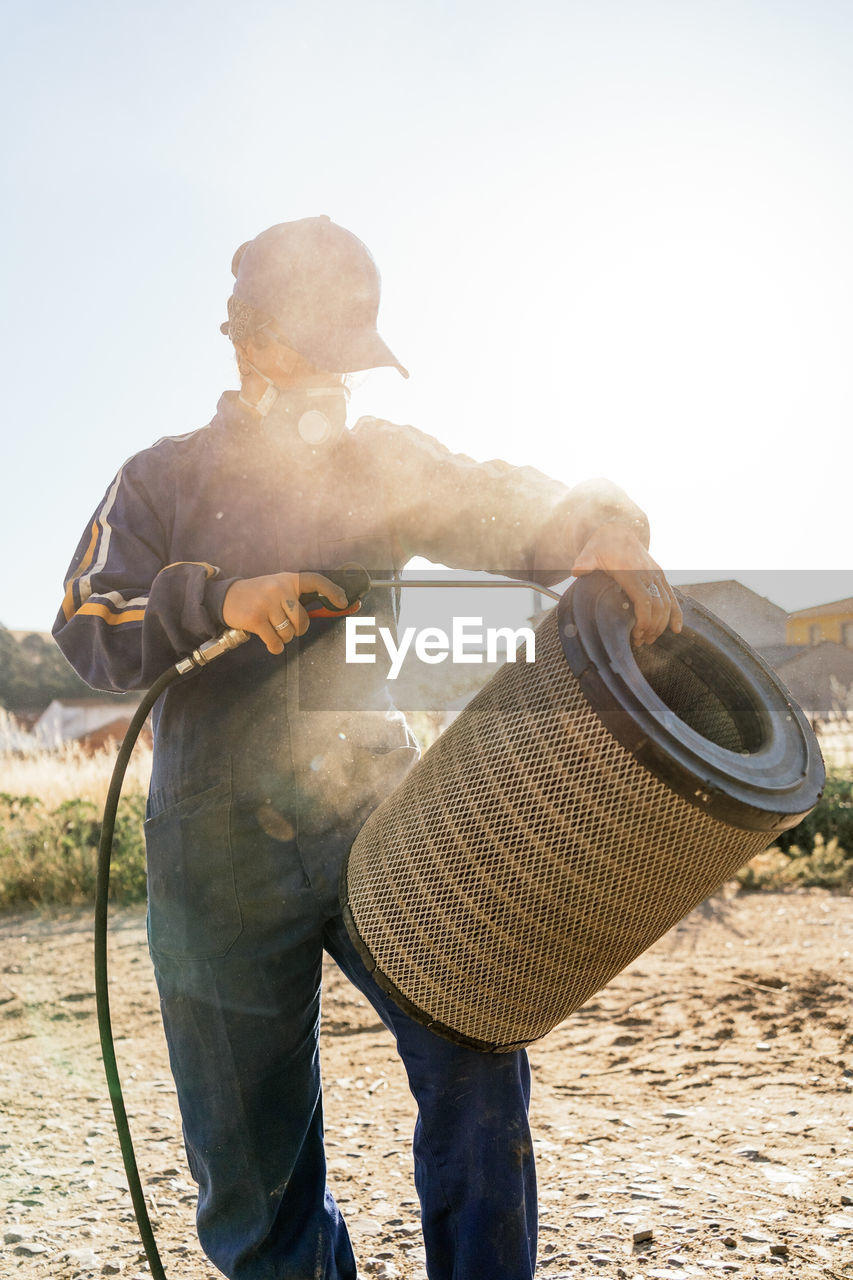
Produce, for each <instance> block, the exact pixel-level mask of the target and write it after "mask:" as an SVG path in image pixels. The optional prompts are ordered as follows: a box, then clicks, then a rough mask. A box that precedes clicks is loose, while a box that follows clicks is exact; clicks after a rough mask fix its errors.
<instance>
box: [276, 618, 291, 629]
mask: <svg viewBox="0 0 853 1280" xmlns="http://www.w3.org/2000/svg"><path fill="white" fill-rule="evenodd" d="M292 626H293V623H292V622H291V621H290V618H285V619H284V622H277V623H276V624H275V626H274V628H273V629H274V630H275V631H286V630H287V628H288V627H292Z"/></svg>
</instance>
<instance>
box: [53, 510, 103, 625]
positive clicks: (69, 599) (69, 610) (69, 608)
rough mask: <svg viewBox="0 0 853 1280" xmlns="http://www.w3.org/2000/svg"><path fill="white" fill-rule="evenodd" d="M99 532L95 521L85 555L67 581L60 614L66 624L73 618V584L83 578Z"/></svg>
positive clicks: (93, 553)
mask: <svg viewBox="0 0 853 1280" xmlns="http://www.w3.org/2000/svg"><path fill="white" fill-rule="evenodd" d="M99 532H100V530H99V527H98V522H97V520H95V521H93V523H92V537H91V539H90V540H89V545H88V547H87V548H86V554H85V555H84V557H83V559H82V560H81V561H80V567H79V568H78V570H77V572H76V573H74V574H72V575H71V577H70V578H69V579H68V586H67V588H66V591H65V599H64V600H63V601H62V612H63V613H64V615H65V621H66V622H68V621H69V619H70V618H72V617H73V616H74V584H75V582H77V581H78V580H79V579H80V578H82V577H83V574H84V573H85V572H86V570H87V569H88V568H89V565H90V564H91V563H92V559H93V557H94V555H95V547H96V546H97V545H98V536H99ZM55 598H56V597H54V599H55Z"/></svg>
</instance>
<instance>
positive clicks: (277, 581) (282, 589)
mask: <svg viewBox="0 0 853 1280" xmlns="http://www.w3.org/2000/svg"><path fill="white" fill-rule="evenodd" d="M312 591H316V592H317V594H318V595H321V596H325V598H326V599H327V600H330V601H331V602H332V604H334V605H335V606H336V607H339V608H341V609H345V608H346V606H347V603H348V601H347V593H346V592H345V591H344V589H343V588H342V587H338V586H336V585H335V583H334V582H330V581H329V579H328V578H324V577H323V575H322V574H321V573H268V574H265V575H264V576H263V577H260V578H239V579H238V580H237V582H232V584H231V586H230V587H229V588H228V590H227V592H226V593H225V600H224V602H223V605H222V617H223V620H224V622H225V625H226V626H227V627H237V628H238V629H239V630H240V631H248V632H250V634H251V635H253V636H259V637H260V639H261V640H263V642H264V644H265V645H266V647H267V648H268V649H269V651H270V653H281V652H282V650H283V649H284V646H285V645H286V644H288V643H289V642H290V641H291V640H292V639H293V637H294V636H302V635H304V634H305V632H306V631H307V630H308V624H309V622H310V618H309V617H308V614H307V613H306V612H305V609H304V608H303V607H302V605H301V604H300V603H299V597H300V596H301V595H302V596H304V595H308V594H309V592H312Z"/></svg>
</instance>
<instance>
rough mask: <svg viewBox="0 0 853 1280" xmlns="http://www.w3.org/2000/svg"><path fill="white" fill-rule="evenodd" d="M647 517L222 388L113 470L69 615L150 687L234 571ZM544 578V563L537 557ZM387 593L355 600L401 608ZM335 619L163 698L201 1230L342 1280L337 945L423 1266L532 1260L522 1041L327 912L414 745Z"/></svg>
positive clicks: (158, 877)
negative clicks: (178, 428) (369, 1034)
mask: <svg viewBox="0 0 853 1280" xmlns="http://www.w3.org/2000/svg"><path fill="white" fill-rule="evenodd" d="M614 515H620V516H621V515H627V516H629V517H631V518H636V517H637V515H638V513H637V509H636V508H635V507H634V506H633V504H631V503H630V501H629V500H628V499H627V498H626V496H625V495H624V494H623V493H622V492H621V490H618V489H616V488H615V487H613V486H608V485H607V484H606V482H595V483H593V484H592V485H589V486H579V487H578V488H577V489H575V490H571V491H567V490H566V489H564V488H563V486H562V485H559V484H557V483H555V482H554V481H551V480H548V479H547V478H546V477H545V476H543V475H541V474H540V473H539V472H536V471H534V470H532V469H531V468H513V467H510V466H508V465H507V464H505V463H501V462H492V463H483V464H479V463H475V462H473V461H472V460H471V459H469V458H466V457H464V456H462V455H458V454H456V455H455V454H451V453H449V452H448V451H447V450H446V449H445V448H444V447H443V446H441V445H440V444H438V443H437V442H436V441H434V440H432V439H431V438H430V437H428V436H425V435H423V434H422V433H420V432H417V431H415V430H414V429H412V428H409V427H396V426H393V425H391V424H389V423H385V422H379V421H377V420H376V419H361V420H360V421H359V423H357V424H356V426H355V428H354V429H353V430H352V431H346V432H344V434H343V435H342V436H341V437H340V438H338V439H337V440H336V441H335V442H333V443H332V444H330V445H328V446H326V447H325V448H317V449H311V448H309V447H308V446H306V445H304V444H303V443H302V441H301V440H299V439H298V438H297V437H295V436H294V435H292V434H290V433H285V434H283V435H276V434H274V432H273V431H271V430H270V428H269V426H266V427H265V426H262V425H260V424H258V423H256V422H255V421H254V420H252V419H251V418H250V416H249V415H247V414H246V413H245V412H244V411H243V409H242V408H241V406H240V404H239V401H238V399H237V396H236V394H235V393H233V392H228V393H226V394H225V395H224V396H223V397H222V399H221V400H220V403H219V406H218V410H217V414H216V417H215V418H214V419H213V421H212V422H211V423H210V424H209V426H207V427H205V428H202V429H201V430H200V431H196V432H193V433H191V434H189V435H186V436H180V437H172V438H167V439H163V440H161V441H159V442H158V443H157V444H156V445H154V446H153V447H152V448H151V449H148V450H145V451H144V452H142V453H140V454H137V455H136V456H135V457H133V458H131V459H130V460H129V461H128V462H127V463H126V464H125V466H124V467H123V468H122V469H121V471H120V472H119V474H118V475H117V477H116V478H115V480H114V481H113V482H112V484H111V485H110V487H109V489H108V491H107V494H106V496H105V498H104V500H103V502H102V503H101V505H100V506H99V508H98V510H97V512H96V513H95V516H94V517H93V520H92V522H91V524H90V526H89V528H88V529H87V531H86V533H85V534H84V536H83V538H82V540H81V542H80V545H79V547H78V550H77V553H76V555H75V557H74V560H73V561H72V564H71V567H70V570H69V575H68V579H67V582H66V594H65V600H64V603H63V607H62V609H61V611H60V613H59V616H58V618H57V621H56V624H55V627H54V634H55V636H56V639H57V641H58V643H59V645H60V647H61V648H62V650H63V652H64V653H65V654H66V656H67V657H68V659H69V661H70V662H71V663H72V665H73V666H74V667H75V668H76V669H77V670H78V671H79V672H80V674H81V675H82V676H83V677H84V678H85V679H86V680H87V681H89V683H90V684H92V685H94V686H95V687H98V688H104V689H118V690H131V689H138V688H146V687H148V686H149V685H150V684H151V683H152V682H153V680H154V679H155V677H156V676H157V675H159V673H160V672H161V671H163V670H165V669H166V668H167V667H169V666H170V665H171V664H173V663H174V662H175V661H176V660H177V659H178V658H179V657H181V656H183V655H185V654H187V653H189V652H191V650H192V649H193V648H195V647H196V646H197V645H198V644H199V643H201V642H202V641H204V640H206V639H208V638H210V637H211V636H213V635H215V634H217V633H218V632H219V631H220V630H222V628H223V626H224V623H223V619H222V603H223V599H224V596H225V593H226V591H227V590H228V587H229V586H230V585H231V583H232V582H233V581H234V580H235V579H238V578H247V577H255V576H258V575H261V574H267V573H276V572H279V571H283V570H288V571H296V570H309V569H313V570H320V571H322V570H324V569H325V570H328V569H332V568H335V567H337V566H340V565H341V564H343V563H345V562H347V561H358V562H359V563H361V564H363V565H365V566H366V567H367V568H368V569H369V570H370V571H371V574H372V575H373V576H376V575H380V574H381V575H382V576H383V577H386V576H389V575H390V574H392V573H393V572H396V571H398V570H400V569H401V568H402V567H403V566H404V565H405V563H406V562H407V560H409V559H410V558H411V556H413V555H418V554H420V555H424V556H427V557H428V558H430V559H432V560H434V561H436V562H438V563H444V564H448V565H451V566H453V567H460V568H467V569H476V570H480V569H486V570H497V571H502V572H513V573H516V574H518V575H520V576H524V577H528V576H532V575H533V573H534V572H535V571H541V569H542V568H543V567H544V566H547V568H548V569H553V570H555V572H554V573H553V574H552V580H556V579H557V578H559V577H561V576H565V572H566V568H567V566H570V565H571V562H572V558H573V556H574V554H575V553H576V552H577V551H578V550H579V549H580V546H581V545H582V544H583V542H584V541H585V538H586V536H587V535H588V533H589V532H590V531H591V530H592V529H593V528H594V527H595V526H596V525H597V524H599V523H600V522H601V521H602V520H605V519H607V518H610V517H612V516H614ZM540 577H544V574H543V573H541V572H540ZM394 608H395V602H394V600H393V597H392V595H391V594H390V593H387V592H385V593H380V592H378V591H377V592H374V593H372V595H371V597H369V598H368V600H367V601H366V602H365V605H364V608H363V612H364V613H365V614H367V613H369V614H372V615H374V616H376V617H377V622H378V623H383V624H385V625H390V626H393V623H394V618H393V613H394ZM343 653H344V647H343V627H342V624H341V623H340V622H334V621H330V622H314V623H312V625H311V627H310V629H309V631H308V633H307V634H306V636H305V637H303V638H302V640H295V641H293V642H291V643H290V644H289V645H287V647H286V649H285V652H284V654H282V655H280V656H272V655H270V654H269V653H268V652H267V651H266V649H265V648H264V646H263V645H262V644H261V642H260V641H259V640H257V639H253V640H251V641H250V642H249V643H247V644H246V645H244V646H243V647H242V648H240V649H239V650H237V651H235V652H234V653H232V654H229V655H228V656H227V657H226V658H223V659H222V660H221V661H220V662H218V663H215V664H214V665H212V666H211V667H209V668H206V669H205V670H203V671H201V672H198V673H196V674H193V675H191V676H188V677H185V678H184V679H182V680H179V681H177V682H176V683H175V684H173V685H171V686H170V688H169V689H168V690H167V692H166V694H165V696H164V697H163V698H162V699H161V700H160V703H158V705H157V707H156V709H155V751H154V764H153V770H152V778H151V789H150V795H149V801H148V810H147V820H146V844H147V856H148V895H149V941H150V950H151V956H152V959H153V962H154V966H155V971H156V976H157V982H158V986H159V991H160V997H161V1007H162V1014H163V1020H164V1025H165V1030H166V1037H167V1041H168V1046H169V1053H170V1060H171V1067H172V1071H173V1074H174V1078H175V1082H176V1086H177V1092H178V1099H179V1103H180V1108H181V1115H182V1120H183V1128H184V1138H185V1143H186V1149H187V1154H188V1160H189V1164H190V1168H191V1170H192V1173H193V1175H194V1177H195V1178H196V1180H197V1182H198V1184H199V1202H198V1232H199V1238H200V1240H201V1243H202V1246H203V1248H204V1250H205V1251H206V1253H207V1254H208V1256H209V1257H210V1258H211V1259H212V1261H213V1262H214V1263H215V1264H216V1266H217V1267H218V1268H219V1269H220V1270H221V1271H222V1272H223V1273H224V1274H225V1275H226V1276H228V1277H231V1280H308V1278H309V1277H311V1278H312V1280H354V1277H355V1276H356V1264H355V1260H354V1257H353V1253H352V1248H351V1246H350V1242H349V1237H348V1234H347V1230H346V1227H345V1224H344V1222H343V1219H342V1217H341V1214H340V1212H339V1210H338V1208H337V1206H336V1204H335V1202H334V1200H333V1198H332V1196H331V1193H330V1192H329V1190H328V1188H327V1184H326V1164H325V1157H324V1150H323V1120H322V1098H321V1088H320V1067H319V1059H318V1031H319V1017H320V975H321V960H322V953H323V950H324V949H325V950H326V951H327V952H328V953H329V954H330V955H331V956H332V957H333V958H334V959H335V961H336V962H337V963H338V965H339V966H340V968H341V969H342V970H343V972H344V973H345V974H346V975H347V976H348V977H349V978H350V979H351V980H352V981H353V982H354V983H355V985H356V986H357V987H358V988H359V989H360V990H361V991H362V992H364V994H365V995H366V997H367V999H368V1000H369V1001H370V1002H371V1003H372V1004H373V1006H374V1007H375V1009H376V1010H377V1012H378V1014H379V1016H380V1017H381V1019H382V1021H383V1022H384V1023H385V1025H386V1026H387V1027H388V1028H389V1030H390V1031H391V1032H392V1034H393V1035H394V1036H395V1038H396V1042H397V1048H398V1051H399V1053H400V1055H401V1058H402V1061H403V1063H404V1065H405V1068H406V1071H407V1074H408V1079H409V1084H410V1087H411V1090H412V1093H413V1095H414V1097H415V1099H416V1101H417V1104H418V1110H419V1118H418V1122H417V1126H416V1131H415V1138H414V1158H415V1179H416V1184H417V1189H418V1194H419V1197H420V1201H421V1216H422V1225H423V1233H424V1241H425V1245H426V1254H427V1271H428V1274H429V1277H430V1280H527V1278H528V1277H531V1276H532V1275H533V1271H534V1267H535V1253H536V1188H535V1173H534V1165H533V1156H532V1149H531V1142H530V1134H529V1129H528V1122H527V1107H528V1101H529V1071H528V1064H527V1058H526V1055H525V1054H524V1053H523V1052H522V1053H512V1054H499V1055H488V1054H480V1053H477V1052H474V1051H472V1050H469V1049H466V1048H462V1047H460V1046H457V1045H454V1044H452V1043H450V1042H449V1041H446V1040H444V1039H441V1038H439V1037H437V1036H436V1035H434V1034H433V1033H432V1032H430V1031H427V1030H426V1029H425V1028H424V1027H422V1026H421V1025H420V1024H418V1023H416V1022H415V1021H413V1020H412V1019H410V1018H409V1017H408V1016H407V1015H406V1014H404V1013H403V1012H402V1011H401V1010H400V1009H399V1008H397V1006H396V1005H394V1004H393V1003H392V1002H391V1001H390V1000H389V998H388V997H387V996H385V995H384V993H383V992H381V991H380V990H379V988H378V987H377V986H376V984H375V983H374V982H373V981H372V980H371V978H370V977H369V975H368V974H367V972H366V971H365V968H364V966H363V964H362V962H361V960H360V958H359V957H358V955H357V954H356V952H355V949H354V947H353V945H352V943H351V942H350V940H349V938H348V936H347V934H346V930H345V929H344V927H343V925H342V921H341V917H340V911H339V906H338V897H337V889H338V879H339V873H340V867H341V864H342V860H343V858H344V856H345V854H346V851H347V850H348V848H349V846H350V844H351V843H352V841H353V839H354V837H355V835H356V833H357V832H358V830H359V828H360V826H361V824H362V823H363V821H364V819H365V818H366V816H367V814H368V813H369V812H370V811H371V810H372V808H374V807H375V805H376V804H377V803H379V801H380V800H381V799H382V798H383V797H384V796H385V795H386V794H388V793H389V792H390V791H391V790H392V789H393V787H394V786H395V785H396V783H397V782H398V781H399V780H400V779H401V778H402V777H403V776H404V774H405V772H406V771H407V769H408V768H409V767H410V766H411V764H412V763H413V762H414V760H415V758H416V755H417V749H416V746H415V744H414V742H413V740H412V738H411V736H410V734H409V732H408V730H407V727H406V724H405V721H404V720H403V718H402V717H401V716H400V715H399V714H398V713H396V712H395V711H394V709H393V707H392V705H391V703H390V700H389V697H388V693H387V686H386V685H385V683H384V678H383V672H382V670H381V668H380V667H379V666H378V665H377V666H370V665H360V666H356V667H353V666H349V667H346V666H345V664H344V662H343Z"/></svg>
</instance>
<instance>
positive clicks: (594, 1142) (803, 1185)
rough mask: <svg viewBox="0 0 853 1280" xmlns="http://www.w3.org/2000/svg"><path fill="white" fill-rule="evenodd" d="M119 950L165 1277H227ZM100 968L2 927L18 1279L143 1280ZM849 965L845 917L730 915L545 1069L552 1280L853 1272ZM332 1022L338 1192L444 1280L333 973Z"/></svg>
mask: <svg viewBox="0 0 853 1280" xmlns="http://www.w3.org/2000/svg"><path fill="white" fill-rule="evenodd" d="M111 929H112V932H111V978H112V984H113V986H112V990H113V992H114V995H113V997H112V1001H113V1019H114V1024H115V1029H116V1035H117V1037H118V1039H117V1053H118V1056H119V1063H120V1068H121V1072H122V1079H123V1084H124V1089H125V1095H126V1101H127V1107H128V1111H129V1113H130V1116H131V1123H132V1126H133V1130H134V1140H135V1144H136V1151H137V1158H138V1161H139V1164H140V1169H141V1172H142V1178H143V1182H144V1183H145V1185H146V1189H147V1192H148V1194H149V1196H150V1203H151V1212H152V1221H153V1223H154V1228H155V1233H156V1236H157V1240H158V1244H159V1248H160V1251H161V1255H162V1258H163V1262H164V1265H165V1268H166V1272H167V1274H168V1276H169V1277H170V1280H173V1278H174V1280H177V1278H178V1277H180V1278H181V1280H213V1277H214V1274H215V1273H214V1270H213V1268H212V1267H211V1266H210V1264H209V1263H207V1262H206V1260H205V1259H204V1257H203V1256H202V1254H201V1252H200V1250H199V1246H198V1243H197V1241H196V1238H195V1234H194V1229H193V1204H194V1193H193V1186H192V1185H191V1181H190V1176H189V1173H188V1171H187V1168H186V1165H185V1162H184V1157H183V1150H182V1147H181V1144H180V1138H179V1126H178V1122H177V1108H176V1103H175V1098H174V1093H173V1089H172V1083H171V1078H170V1076H169V1072H168V1067H167V1063H166V1054H165V1047H164V1043H163V1038H162V1032H161V1029H160V1024H159V1020H158V1014H157V1006H156V999H155V993H154V987H153V981H152V977H151V971H150V966H149V962H148V957H147V952H146V949H145V934H144V921H143V916H142V913H141V911H126V912H122V913H119V914H118V915H116V916H115V917H114V918H113V922H112V925H111ZM90 952H91V944H90V919H89V916H88V913H84V912H73V913H67V914H63V915H61V916H59V917H58V918H55V919H52V920H51V919H47V918H45V917H41V916H37V915H31V916H23V917H22V916H17V917H14V918H11V917H6V918H5V919H2V918H0V1040H2V1061H3V1070H2V1084H0V1091H2V1103H0V1105H2V1112H3V1134H2V1143H0V1147H2V1160H1V1161H0V1183H2V1186H3V1189H4V1192H5V1194H4V1200H5V1219H4V1224H3V1238H4V1243H3V1245H2V1249H0V1257H2V1260H3V1261H2V1268H1V1269H0V1271H2V1275H3V1276H15V1277H21V1280H24V1278H26V1280H30V1278H31V1280H41V1278H43V1277H44V1278H46V1277H51V1280H66V1278H67V1280H70V1278H71V1277H90V1276H101V1275H123V1276H126V1277H129V1278H131V1280H133V1278H134V1277H137V1276H138V1277H142V1276H144V1275H145V1274H147V1268H146V1265H145V1264H144V1261H143V1255H142V1252H141V1246H140V1244H139V1241H138V1237H137V1234H136V1229H135V1225H134V1221H133V1218H132V1214H131V1211H130V1199H129V1195H128V1193H127V1191H126V1188H125V1185H124V1175H123V1170H122V1165H121V1157H120V1153H119V1149H118V1144H117V1141H116V1138H115V1135H114V1131H113V1126H112V1114H111V1109H110V1105H109V1102H108V1099H107V1096H106V1089H105V1084H104V1079H103V1074H102V1068H101V1063H100V1059H99V1048H98V1043H97V1027H96V1021H95V1013H94V997H93V980H92V973H91V958H90ZM851 953H853V899H851V898H837V897H830V896H828V895H823V894H820V893H808V894H805V893H801V894H792V895H785V896H782V895H769V894H765V895H758V896H752V897H747V896H739V897H735V898H732V899H728V900H717V901H715V903H714V904H713V905H712V906H708V905H706V907H705V908H704V909H702V910H700V911H699V912H697V913H695V914H694V915H693V916H691V917H690V918H689V919H688V920H687V921H685V922H684V923H683V924H682V925H680V926H679V927H678V928H677V929H675V930H673V931H672V932H671V933H670V934H669V935H668V936H667V937H666V938H664V939H663V940H662V941H661V942H659V943H658V944H657V945H656V946H655V947H654V948H653V949H652V950H651V951H649V952H647V953H646V954H645V955H644V956H642V957H641V958H640V959H639V960H638V961H636V962H635V964H634V965H632V966H631V968H630V969H628V970H626V971H625V972H624V973H623V974H621V975H620V976H619V977H618V978H617V979H616V980H615V981H614V982H613V983H612V984H611V986H610V987H608V988H607V989H606V990H605V991H604V992H601V993H600V994H599V995H598V996H597V997H595V998H594V999H593V1000H592V1001H591V1002H590V1003H589V1004H588V1005H587V1006H586V1007H585V1008H584V1009H582V1010H581V1011H580V1012H579V1013H577V1014H575V1015H574V1016H573V1017H572V1018H571V1019H570V1020H569V1021H568V1022H567V1023H565V1024H564V1025H563V1026H562V1027H560V1028H558V1030H556V1031H555V1032H553V1033H552V1034H551V1035H550V1036H549V1037H547V1038H546V1039H545V1040H544V1041H542V1042H540V1043H539V1044H538V1045H536V1046H534V1047H533V1048H532V1050H531V1059H532V1062H533V1070H534V1078H535V1092H534V1105H533V1123H534V1130H535V1135H536V1141H537V1148H538V1155H539V1172H540V1192H541V1217H542V1229H541V1240H540V1262H539V1274H540V1275H541V1276H542V1277H544V1278H547V1280H559V1278H563V1280H565V1278H566V1277H587V1276H598V1277H603V1280H626V1278H627V1280H633V1278H640V1277H642V1280H651V1278H652V1277H654V1278H658V1277H661V1278H663V1277H667V1278H668V1280H679V1278H682V1280H683V1278H684V1277H689V1276H712V1275H714V1274H718V1273H723V1274H728V1275H731V1276H734V1277H741V1278H743V1280H746V1278H751V1277H763V1276H771V1275H773V1276H785V1275H788V1276H792V1277H797V1278H798V1280H799V1278H800V1277H802V1278H803V1280H809V1278H811V1277H818V1276H820V1277H825V1276H830V1277H836V1278H840V1277H847V1276H851V1277H853V1157H851V1154H850V1150H851V1144H850V1138H851V1133H853V1105H851V1094H853V1034H851V1032H852V1031H853V1027H851V1020H850V1007H849V996H850V977H851ZM325 1009H326V1018H325V1027H324V1033H323V1063H324V1074H325V1081H326V1093H327V1129H328V1151H329V1160H330V1168H331V1177H332V1179H333V1183H334V1187H335V1191H336V1194H337V1196H338V1198H339V1200H340V1201H341V1202H342V1205H343V1207H344V1209H345V1212H346V1214H347V1217H348V1220H349V1223H350V1227H351V1231H352V1235H353V1239H354V1242H355V1246H356V1252H357V1255H358V1257H359V1259H360V1265H361V1268H362V1271H363V1273H364V1275H365V1276H366V1277H367V1276H377V1277H386V1278H392V1277H401V1278H402V1280H424V1277H425V1274H426V1273H425V1270H424V1261H423V1259H424V1254H423V1246H422V1242H421V1238H420V1234H419V1229H418V1221H417V1204H416V1201H415V1195H414V1190H413V1186H412V1179H411V1157H410V1150H409V1141H410V1133H411V1128H412V1123H413V1108H412V1103H411V1100H410V1098H409V1096H408V1093H407V1091H406V1088H405V1084H404V1080H403V1076H402V1071H401V1068H400V1067H399V1064H398V1063H397V1061H396V1059H395V1058H394V1056H393V1052H392V1051H391V1049H390V1047H389V1041H388V1038H387V1036H386V1035H385V1033H384V1031H383V1030H382V1028H381V1027H380V1026H379V1025H378V1024H377V1023H376V1020H375V1017H374V1015H373V1013H372V1011H371V1010H370V1009H369V1008H368V1007H367V1006H366V1005H365V1004H364V1003H363V1002H362V1000H361V997H360V996H358V995H357V994H356V993H355V992H353V991H352V990H351V988H349V987H348V985H347V984H346V983H345V981H344V980H342V979H341V978H340V977H339V976H338V975H337V974H336V972H334V971H330V973H329V975H328V985H327V996H326V1005H325ZM643 1233H650V1234H649V1235H648V1236H646V1238H645V1239H641V1240H637V1241H636V1242H635V1236H637V1235H641V1234H643ZM483 1280H488V1278H487V1277H483Z"/></svg>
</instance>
